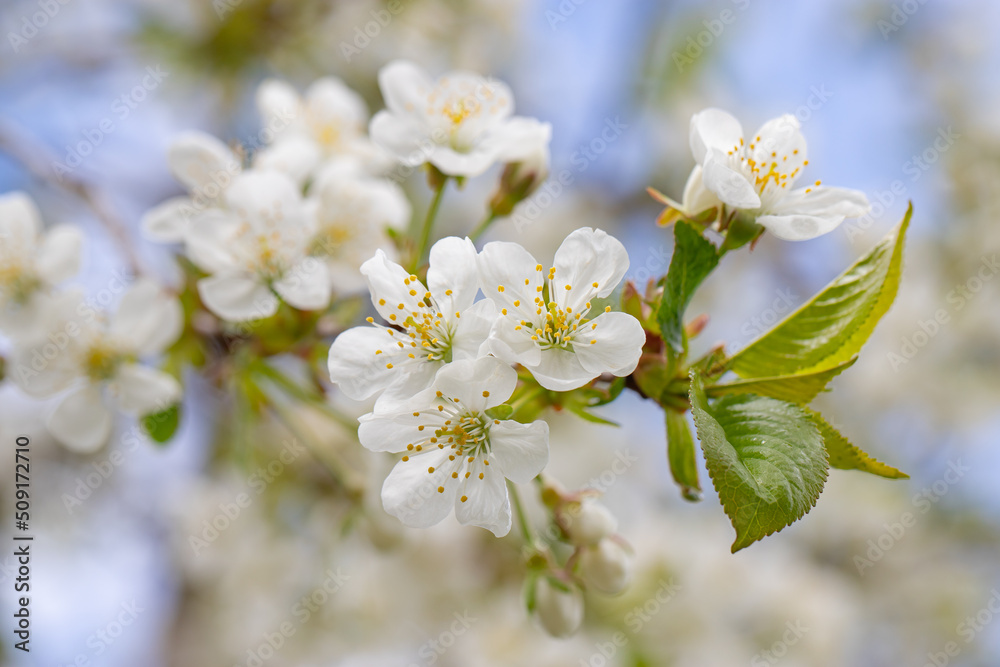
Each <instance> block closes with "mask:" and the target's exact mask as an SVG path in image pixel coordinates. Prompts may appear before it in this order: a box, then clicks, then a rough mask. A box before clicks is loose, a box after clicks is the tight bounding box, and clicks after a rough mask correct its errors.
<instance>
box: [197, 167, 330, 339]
mask: <svg viewBox="0 0 1000 667" xmlns="http://www.w3.org/2000/svg"><path fill="white" fill-rule="evenodd" d="M224 203H225V208H215V209H210V210H208V211H206V212H205V213H204V214H203V215H202V216H200V218H199V219H198V224H196V225H192V226H191V228H190V229H189V230H188V233H187V242H188V254H189V255H190V257H191V260H192V261H193V262H195V264H197V265H198V266H199V267H201V268H202V269H203V270H205V271H207V272H208V273H211V274H212V275H211V276H209V277H207V278H203V279H202V280H200V281H199V282H198V293H199V294H200V295H201V298H202V301H203V302H204V303H205V306H206V307H207V308H208V309H209V310H211V311H212V312H213V313H215V314H216V315H218V316H219V317H221V318H223V319H225V320H229V321H232V322H242V321H247V320H254V319H261V318H265V317H270V316H271V315H273V314H274V313H275V312H276V311H277V309H278V304H279V296H280V298H281V299H282V300H284V301H285V302H286V303H288V304H289V305H291V306H293V307H295V308H298V309H300V310H321V309H323V308H326V306H327V305H328V304H329V302H330V292H331V288H330V278H329V275H328V271H327V267H326V263H325V262H323V261H320V260H319V259H316V258H314V257H311V256H309V254H308V253H309V246H310V243H311V241H312V239H313V238H314V235H315V233H316V231H317V228H316V225H317V220H316V217H315V216H310V215H307V214H306V207H305V205H304V203H303V200H302V196H301V195H300V193H299V189H298V187H297V186H296V185H295V183H293V182H292V180H291V179H290V178H289V177H288V176H286V175H285V174H282V173H281V172H277V171H260V170H250V171H247V172H244V173H243V174H241V175H239V176H238V177H236V179H234V182H233V184H232V185H231V186H230V187H229V188H227V189H226V191H225V195H224Z"/></svg>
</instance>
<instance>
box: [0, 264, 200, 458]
mask: <svg viewBox="0 0 1000 667" xmlns="http://www.w3.org/2000/svg"><path fill="white" fill-rule="evenodd" d="M57 305H58V309H59V311H60V312H61V313H63V315H64V316H63V317H62V318H61V319H60V320H59V321H58V323H56V324H54V325H53V328H52V330H51V331H50V332H49V333H48V336H47V340H46V341H45V342H38V343H36V344H35V345H33V346H29V347H24V348H21V349H19V350H18V352H17V355H16V357H15V362H14V364H13V365H12V366H13V367H12V368H11V369H10V375H11V377H12V378H13V379H14V381H15V382H16V383H17V385H18V386H19V387H20V388H21V389H22V390H24V391H25V393H27V394H29V395H31V396H34V397H37V398H48V397H51V396H55V395H57V394H60V393H63V392H66V395H65V397H63V398H62V400H61V401H60V402H59V404H58V406H57V407H56V409H55V411H54V412H53V413H52V414H51V415H50V417H49V419H48V427H49V430H50V431H51V432H52V435H53V436H55V437H56V439H58V440H59V441H60V442H62V443H63V444H64V445H66V447H68V448H69V449H72V450H74V451H78V452H92V451H94V450H96V449H98V448H100V447H101V446H102V445H103V444H104V443H105V442H107V440H108V437H109V436H110V434H111V428H112V423H113V414H112V412H111V409H110V407H109V406H113V407H115V408H117V409H118V410H120V411H122V412H124V413H126V414H129V415H132V416H135V417H143V416H145V415H149V414H153V413H156V412H160V411H162V410H165V409H166V408H168V407H170V406H171V405H172V404H174V403H176V402H177V401H178V400H179V399H180V396H181V386H180V384H179V383H178V382H177V380H176V379H174V378H173V376H171V375H169V374H167V373H164V372H163V371H160V370H157V369H154V368H151V367H149V366H146V365H143V364H142V363H140V360H141V359H143V358H146V357H149V356H153V355H157V354H160V353H162V352H163V351H164V350H166V349H167V348H168V347H169V346H170V345H172V344H173V343H174V341H176V340H177V338H178V336H179V335H180V333H181V330H182V327H183V323H184V318H183V312H182V310H181V305H180V302H179V301H178V299H177V298H176V297H175V296H173V295H170V294H168V293H166V292H164V291H163V290H162V289H161V288H160V286H159V285H157V284H155V283H153V282H152V281H149V280H145V279H143V280H140V281H138V282H136V283H134V284H133V285H132V286H131V287H130V288H129V289H128V290H127V291H126V292H125V293H124V294H123V295H122V300H121V303H120V304H119V306H118V310H117V311H116V313H115V314H114V316H112V317H111V318H110V319H106V318H105V317H104V316H103V314H101V313H98V312H97V311H96V310H94V309H93V308H92V307H90V306H89V305H88V304H87V303H86V302H85V301H83V299H82V295H81V294H80V293H79V292H75V291H71V292H66V293H63V294H62V295H60V297H59V299H58V304H57Z"/></svg>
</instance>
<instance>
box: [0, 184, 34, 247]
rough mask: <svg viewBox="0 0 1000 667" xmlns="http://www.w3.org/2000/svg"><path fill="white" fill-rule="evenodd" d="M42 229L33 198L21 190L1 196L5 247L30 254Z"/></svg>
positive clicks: (0, 235) (0, 225) (1, 236)
mask: <svg viewBox="0 0 1000 667" xmlns="http://www.w3.org/2000/svg"><path fill="white" fill-rule="evenodd" d="M41 229H42V216H41V214H40V213H39V212H38V207H37V206H35V202H34V201H33V200H32V199H31V197H29V196H28V195H26V194H25V193H23V192H21V191H20V190H16V191H14V192H8V193H7V194H4V195H0V239H3V243H4V245H5V246H7V247H8V248H10V249H11V250H12V251H14V252H18V251H20V252H21V253H23V254H25V255H27V254H30V253H31V251H32V250H33V249H34V247H35V243H36V242H37V238H38V234H39V233H40V232H41Z"/></svg>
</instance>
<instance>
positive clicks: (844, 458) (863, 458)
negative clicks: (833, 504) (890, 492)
mask: <svg viewBox="0 0 1000 667" xmlns="http://www.w3.org/2000/svg"><path fill="white" fill-rule="evenodd" d="M806 412H807V413H808V415H809V418H810V419H812V422H813V423H814V424H816V428H818V429H819V433H820V435H821V436H823V444H825V445H826V451H827V453H828V454H829V455H830V467H832V468H837V469H838V470H860V471H862V472H867V473H871V474H873V475H878V476H879V477H887V478H889V479H909V478H910V476H909V475H907V474H906V473H905V472H903V471H901V470H897V469H896V468H893V467H892V466H890V465H887V464H885V463H882V462H881V461H879V460H877V459H875V458H872V457H871V456H869V455H868V454H866V453H865V452H864V451H862V450H861V449H859V448H857V447H855V446H854V445H852V444H851V442H850V441H849V440H848V439H847V438H845V437H844V436H843V435H842V434H841V433H840V431H838V430H837V429H835V428H834V427H833V426H831V425H830V423H829V422H827V421H826V419H824V418H823V415H821V414H819V413H818V412H815V411H813V410H806Z"/></svg>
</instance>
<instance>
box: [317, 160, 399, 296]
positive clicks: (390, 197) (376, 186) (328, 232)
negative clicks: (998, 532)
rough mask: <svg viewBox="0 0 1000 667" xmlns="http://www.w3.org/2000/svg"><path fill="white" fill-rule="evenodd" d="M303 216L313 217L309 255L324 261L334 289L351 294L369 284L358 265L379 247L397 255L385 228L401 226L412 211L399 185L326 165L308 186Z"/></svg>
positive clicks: (392, 255)
mask: <svg viewBox="0 0 1000 667" xmlns="http://www.w3.org/2000/svg"><path fill="white" fill-rule="evenodd" d="M310 191H311V196H310V197H309V198H308V199H307V200H306V203H305V206H306V215H307V216H309V217H311V218H312V219H313V222H311V223H310V226H312V227H314V228H315V230H316V231H315V234H314V236H313V238H312V241H311V242H310V246H309V252H310V254H311V255H312V256H314V257H316V258H318V259H322V260H323V261H325V262H326V265H327V270H328V272H329V276H330V281H331V284H332V286H333V290H334V291H335V292H336V293H337V294H352V293H355V292H359V291H363V290H364V289H366V287H367V283H366V282H365V278H364V276H362V275H361V271H360V268H361V265H362V264H363V263H364V262H365V261H366V260H368V259H369V258H370V257H372V256H373V255H374V254H375V253H376V252H377V251H378V250H382V251H383V252H384V253H385V255H386V257H387V258H389V259H390V260H393V261H395V260H396V248H395V245H393V243H392V240H391V239H390V238H389V235H388V230H390V229H393V230H396V231H400V232H402V231H404V230H405V229H406V226H407V225H408V224H409V222H410V216H411V214H412V211H411V208H410V202H409V200H408V199H407V198H406V195H405V194H404V193H403V190H402V189H401V188H400V187H399V186H398V185H396V184H395V183H392V182H391V181H388V180H384V179H376V178H371V177H363V176H357V175H356V174H353V173H350V172H347V173H344V172H343V171H342V170H337V173H334V170H330V169H327V170H325V171H324V172H323V173H322V174H321V175H320V176H319V177H318V178H317V182H316V183H315V184H314V185H313V186H312V188H311V189H310Z"/></svg>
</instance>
